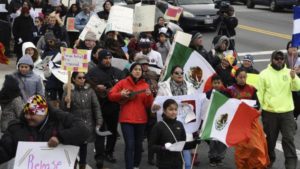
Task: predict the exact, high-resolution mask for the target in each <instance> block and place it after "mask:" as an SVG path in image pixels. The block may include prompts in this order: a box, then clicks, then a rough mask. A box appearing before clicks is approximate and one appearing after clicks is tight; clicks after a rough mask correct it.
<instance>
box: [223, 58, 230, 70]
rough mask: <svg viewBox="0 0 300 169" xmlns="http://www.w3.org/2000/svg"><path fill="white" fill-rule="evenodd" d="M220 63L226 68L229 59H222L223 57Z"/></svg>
mask: <svg viewBox="0 0 300 169" xmlns="http://www.w3.org/2000/svg"><path fill="white" fill-rule="evenodd" d="M221 64H222V66H223V67H225V68H227V67H229V66H230V64H229V61H228V60H226V59H224V58H223V59H222V60H221Z"/></svg>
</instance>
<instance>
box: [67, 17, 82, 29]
mask: <svg viewBox="0 0 300 169" xmlns="http://www.w3.org/2000/svg"><path fill="white" fill-rule="evenodd" d="M66 28H67V31H68V32H79V31H78V30H77V29H75V18H74V17H68V18H67V22H66Z"/></svg>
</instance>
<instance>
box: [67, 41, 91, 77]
mask: <svg viewBox="0 0 300 169" xmlns="http://www.w3.org/2000/svg"><path fill="white" fill-rule="evenodd" d="M61 54H62V58H61V68H62V69H63V70H67V71H73V72H87V71H88V50H81V49H72V48H63V47H62V48H61Z"/></svg>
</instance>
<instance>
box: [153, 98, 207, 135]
mask: <svg viewBox="0 0 300 169" xmlns="http://www.w3.org/2000/svg"><path fill="white" fill-rule="evenodd" d="M205 98H206V96H205V94H203V93H202V94H200V93H196V94H195V95H182V96H156V98H155V100H154V103H153V104H155V105H159V106H160V109H159V110H158V111H157V112H156V117H157V121H161V120H162V114H163V110H162V107H163V103H164V102H165V101H166V100H167V99H174V100H175V101H176V102H177V104H178V114H177V120H178V121H180V122H181V123H182V124H183V126H184V129H185V132H186V133H194V132H196V131H198V129H199V126H200V123H201V113H202V112H201V107H202V103H203V101H204V99H205Z"/></svg>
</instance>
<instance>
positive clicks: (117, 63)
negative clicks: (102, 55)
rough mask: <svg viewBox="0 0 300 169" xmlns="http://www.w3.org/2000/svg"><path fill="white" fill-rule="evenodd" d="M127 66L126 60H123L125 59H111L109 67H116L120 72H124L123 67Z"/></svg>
mask: <svg viewBox="0 0 300 169" xmlns="http://www.w3.org/2000/svg"><path fill="white" fill-rule="evenodd" d="M127 64H128V60H125V59H120V58H114V57H113V58H112V60H111V65H112V66H113V67H116V68H118V69H120V70H124V69H125V66H126V65H127Z"/></svg>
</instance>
